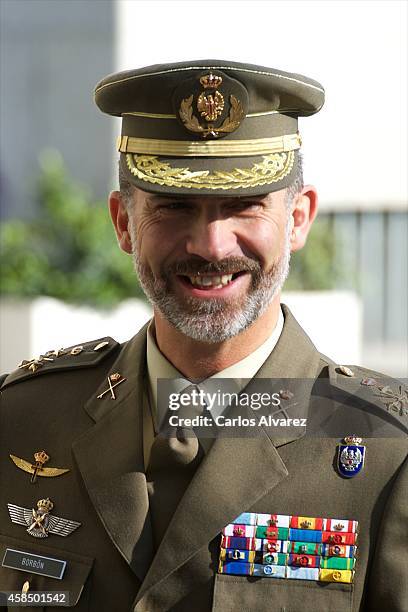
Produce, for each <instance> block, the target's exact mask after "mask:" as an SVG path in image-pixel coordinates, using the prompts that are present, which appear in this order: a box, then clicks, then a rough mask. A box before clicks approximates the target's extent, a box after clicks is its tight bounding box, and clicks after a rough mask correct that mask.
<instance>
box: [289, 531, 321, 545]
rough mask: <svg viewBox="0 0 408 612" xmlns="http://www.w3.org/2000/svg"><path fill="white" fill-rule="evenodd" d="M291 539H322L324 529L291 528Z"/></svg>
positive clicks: (317, 540)
mask: <svg viewBox="0 0 408 612" xmlns="http://www.w3.org/2000/svg"><path fill="white" fill-rule="evenodd" d="M289 540H292V541H293V542H316V543H320V542H321V541H322V531H317V530H315V529H289Z"/></svg>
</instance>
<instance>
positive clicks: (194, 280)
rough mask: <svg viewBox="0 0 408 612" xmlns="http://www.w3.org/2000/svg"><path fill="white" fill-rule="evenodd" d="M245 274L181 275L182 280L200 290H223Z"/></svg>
mask: <svg viewBox="0 0 408 612" xmlns="http://www.w3.org/2000/svg"><path fill="white" fill-rule="evenodd" d="M243 274H245V271H242V272H234V273H233V274H216V275H206V274H202V275H198V274H197V275H185V274H183V275H180V276H181V278H182V279H183V280H184V281H185V282H186V283H188V284H189V285H191V286H192V287H197V288H199V289H222V288H223V287H226V286H227V285H229V284H230V283H232V282H233V281H234V280H235V279H236V278H238V277H239V276H242V275H243Z"/></svg>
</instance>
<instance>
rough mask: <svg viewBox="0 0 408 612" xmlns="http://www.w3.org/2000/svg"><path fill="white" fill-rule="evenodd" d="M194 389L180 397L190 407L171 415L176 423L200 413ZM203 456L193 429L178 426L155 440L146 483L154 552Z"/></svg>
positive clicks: (192, 387) (189, 389)
mask: <svg viewBox="0 0 408 612" xmlns="http://www.w3.org/2000/svg"><path fill="white" fill-rule="evenodd" d="M193 389H197V387H195V385H189V386H188V387H187V388H186V389H185V390H184V391H183V395H185V394H186V393H188V394H189V395H190V398H191V402H190V404H189V405H187V406H186V405H184V406H180V408H179V410H178V411H177V412H175V413H173V414H176V415H177V416H178V417H179V420H180V419H181V418H184V417H186V418H194V416H197V415H201V414H202V412H203V406H202V405H198V406H197V405H194V404H193V400H192V397H191V391H192V390H193ZM203 456H204V451H203V449H202V447H201V445H200V443H199V441H198V438H197V436H196V435H195V433H194V431H193V429H190V428H185V427H181V426H180V427H173V428H168V429H167V430H166V431H165V432H163V433H159V434H158V435H157V436H156V437H155V439H154V442H153V445H152V448H151V451H150V461H149V465H148V467H147V471H146V480H147V489H148V493H149V499H150V515H151V520H152V526H153V534H154V540H155V544H156V548H157V547H158V546H159V544H160V542H161V540H162V538H163V535H164V533H165V531H166V529H167V527H168V525H169V523H170V521H171V518H172V516H173V514H174V512H175V510H176V508H177V506H178V503H179V501H180V499H181V497H182V496H183V494H184V492H185V491H186V489H187V487H188V485H189V483H190V480H191V479H192V477H193V476H194V473H195V471H196V469H197V467H198V466H199V464H200V462H201V460H202V458H203Z"/></svg>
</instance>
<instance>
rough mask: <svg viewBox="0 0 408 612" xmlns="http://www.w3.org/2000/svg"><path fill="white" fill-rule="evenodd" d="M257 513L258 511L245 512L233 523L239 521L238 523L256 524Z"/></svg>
mask: <svg viewBox="0 0 408 612" xmlns="http://www.w3.org/2000/svg"><path fill="white" fill-rule="evenodd" d="M256 520H257V514H256V512H243V513H242V514H240V515H239V516H237V518H236V519H235V521H232V522H233V523H238V525H256Z"/></svg>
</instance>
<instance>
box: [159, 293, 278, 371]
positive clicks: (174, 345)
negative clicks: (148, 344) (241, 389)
mask: <svg viewBox="0 0 408 612" xmlns="http://www.w3.org/2000/svg"><path fill="white" fill-rule="evenodd" d="M279 308H280V295H277V296H276V297H275V298H274V300H273V301H272V303H271V305H270V306H269V308H268V309H267V310H266V311H265V312H264V314H263V315H262V316H261V317H259V319H257V320H256V321H255V322H254V323H253V324H252V325H251V326H250V327H249V328H248V329H246V330H245V331H243V332H241V333H240V334H238V335H237V336H235V337H233V338H230V339H229V340H225V341H224V342H219V343H212V344H209V343H206V342H199V341H197V340H193V339H192V338H189V337H188V336H185V335H184V334H182V333H181V332H180V331H178V330H177V329H176V328H175V327H173V326H172V325H171V324H170V323H168V321H166V320H165V319H163V317H162V316H161V314H160V313H159V312H157V311H156V310H155V312H154V322H155V331H156V342H157V346H158V348H159V349H160V351H161V352H162V353H163V355H164V356H165V357H166V358H167V359H168V360H169V361H170V362H171V363H172V364H173V365H174V367H175V368H177V370H179V372H181V373H182V374H183V376H185V377H186V378H189V379H190V380H194V379H199V380H200V379H201V380H202V379H205V378H208V377H209V376H212V375H213V374H215V373H216V372H221V371H222V370H225V368H228V367H229V366H232V365H233V364H234V363H237V362H238V361H241V360H242V359H244V358H245V357H247V356H248V355H250V354H251V353H253V352H254V351H255V350H256V349H257V348H258V347H260V346H261V344H263V343H264V342H265V341H266V340H267V339H268V338H269V336H270V335H271V333H272V332H273V330H274V329H275V327H276V323H277V321H278V317H279Z"/></svg>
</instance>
